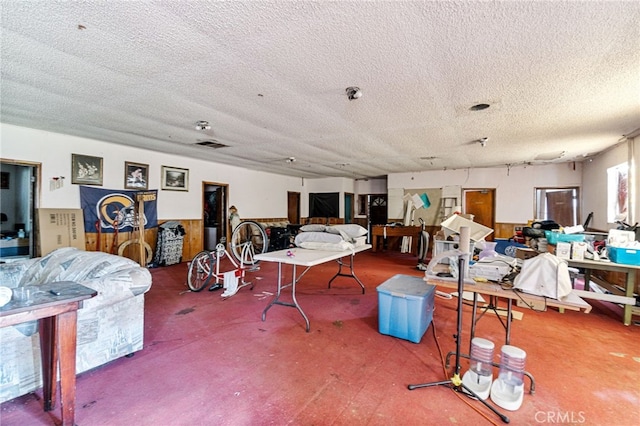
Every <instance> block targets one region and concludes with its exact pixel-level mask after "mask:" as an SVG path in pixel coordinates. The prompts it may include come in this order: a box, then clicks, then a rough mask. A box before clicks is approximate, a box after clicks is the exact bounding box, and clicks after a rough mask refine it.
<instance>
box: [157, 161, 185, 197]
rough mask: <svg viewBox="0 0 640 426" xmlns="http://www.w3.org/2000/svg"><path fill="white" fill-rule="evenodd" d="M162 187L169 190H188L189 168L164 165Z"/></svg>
mask: <svg viewBox="0 0 640 426" xmlns="http://www.w3.org/2000/svg"><path fill="white" fill-rule="evenodd" d="M161 188H162V189H166V190H169V191H188V190H189V169H181V168H178V167H169V166H162V185H161Z"/></svg>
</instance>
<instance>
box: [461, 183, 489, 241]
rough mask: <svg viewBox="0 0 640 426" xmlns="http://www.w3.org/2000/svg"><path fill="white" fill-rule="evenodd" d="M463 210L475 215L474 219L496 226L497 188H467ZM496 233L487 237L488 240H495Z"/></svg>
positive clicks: (486, 224) (483, 223)
mask: <svg viewBox="0 0 640 426" xmlns="http://www.w3.org/2000/svg"><path fill="white" fill-rule="evenodd" d="M463 193H464V200H463V202H464V204H463V210H464V212H465V213H466V214H472V215H473V221H474V222H476V223H479V224H480V225H484V226H486V227H488V228H491V229H495V227H496V214H495V210H496V206H495V199H496V195H495V194H496V190H495V189H492V188H483V189H465V190H464V191H463ZM493 239H494V233H491V234H490V235H489V236H487V237H486V240H487V241H493Z"/></svg>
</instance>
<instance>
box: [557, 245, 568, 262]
mask: <svg viewBox="0 0 640 426" xmlns="http://www.w3.org/2000/svg"><path fill="white" fill-rule="evenodd" d="M556 256H557V257H559V258H560V259H571V243H563V242H558V243H557V244H556Z"/></svg>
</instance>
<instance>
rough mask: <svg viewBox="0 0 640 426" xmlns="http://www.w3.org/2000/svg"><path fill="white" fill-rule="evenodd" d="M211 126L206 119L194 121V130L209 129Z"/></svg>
mask: <svg viewBox="0 0 640 426" xmlns="http://www.w3.org/2000/svg"><path fill="white" fill-rule="evenodd" d="M210 129H211V126H210V125H209V122H208V121H204V120H200V121H198V122H196V130H210Z"/></svg>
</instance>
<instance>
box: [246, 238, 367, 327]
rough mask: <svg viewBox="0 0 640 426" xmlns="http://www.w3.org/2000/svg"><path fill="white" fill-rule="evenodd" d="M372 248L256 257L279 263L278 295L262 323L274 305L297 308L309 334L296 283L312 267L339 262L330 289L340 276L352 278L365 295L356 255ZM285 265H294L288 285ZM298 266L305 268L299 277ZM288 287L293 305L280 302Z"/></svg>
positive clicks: (294, 250)
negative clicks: (345, 269)
mask: <svg viewBox="0 0 640 426" xmlns="http://www.w3.org/2000/svg"><path fill="white" fill-rule="evenodd" d="M370 248H371V245H370V244H365V245H362V246H359V247H356V248H354V249H353V250H344V251H325V250H310V249H304V248H300V247H296V248H291V249H285V250H278V251H274V252H270V253H262V254H257V255H256V256H255V259H256V260H260V261H265V262H277V263H278V289H277V293H276V296H275V297H274V299H273V300H272V301H271V302H270V303H269V305H267V307H266V308H265V309H264V311H263V312H262V321H265V320H266V318H267V311H268V310H269V309H270V308H271V307H272V306H273V305H282V306H289V307H293V308H296V309H297V310H298V312H300V314H301V315H302V318H304V321H305V323H306V325H307V327H306V329H307V332H309V330H310V325H309V318H307V316H306V315H305V313H304V311H303V310H302V308H301V307H300V305H299V304H298V300H297V299H296V283H297V282H298V281H300V279H301V278H302V277H303V276H304V275H305V274H306V273H307V271H309V269H311V267H313V266H316V265H320V264H322V263H325V262H329V261H331V260H336V261H337V262H338V272H337V273H336V274H335V275H334V276H333V278H331V279H330V280H329V288H331V282H332V281H333V280H335V279H336V278H337V277H340V276H342V277H350V278H353V279H355V280H356V281H357V283H358V284H360V287H361V288H362V294H364V285H363V284H362V282H361V281H360V279H358V277H356V275H355V273H354V271H353V261H354V258H355V255H356V253H360V252H362V251H365V250H368V249H370ZM345 257H349V263H348V265H345V263H344V262H343V261H342V259H343V258H345ZM284 264H287V265H292V276H291V282H290V283H286V284H283V267H282V265H284ZM298 266H302V267H305V270H304V271H302V273H301V274H300V275H298V273H297V267H298ZM343 266H348V267H349V273H344V272H342V267H343ZM287 287H291V299H292V301H293V303H290V302H283V301H281V300H280V296H281V294H282V290H283V289H285V288H287Z"/></svg>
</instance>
